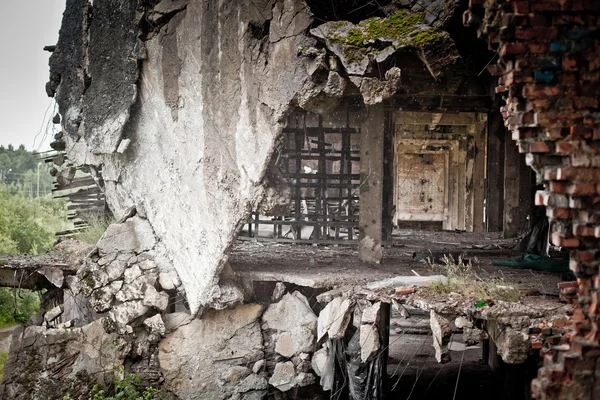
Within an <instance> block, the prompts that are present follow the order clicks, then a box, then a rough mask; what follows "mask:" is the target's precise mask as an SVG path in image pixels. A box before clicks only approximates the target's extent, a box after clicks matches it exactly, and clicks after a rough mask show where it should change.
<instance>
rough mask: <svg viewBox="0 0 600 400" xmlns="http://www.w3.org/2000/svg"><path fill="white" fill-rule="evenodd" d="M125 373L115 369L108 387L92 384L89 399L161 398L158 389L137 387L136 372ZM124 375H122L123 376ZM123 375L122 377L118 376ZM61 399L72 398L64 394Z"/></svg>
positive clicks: (146, 399)
mask: <svg viewBox="0 0 600 400" xmlns="http://www.w3.org/2000/svg"><path fill="white" fill-rule="evenodd" d="M124 374H125V370H124V368H123V367H118V368H116V369H115V374H114V378H113V382H112V385H111V387H110V388H108V389H103V388H101V387H100V385H94V387H93V388H92V390H91V391H90V393H89V394H88V399H89V400H161V399H163V397H162V396H161V395H160V390H158V389H155V388H152V387H146V388H144V389H139V387H140V377H139V376H137V375H136V374H132V373H130V374H127V375H124ZM123 376H124V377H123ZM119 377H123V378H119ZM63 400H73V397H71V396H70V395H66V396H64V397H63Z"/></svg>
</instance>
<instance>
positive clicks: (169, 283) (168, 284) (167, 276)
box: [158, 272, 177, 290]
mask: <svg viewBox="0 0 600 400" xmlns="http://www.w3.org/2000/svg"><path fill="white" fill-rule="evenodd" d="M172 275H173V274H172V273H168V272H161V273H159V274H158V283H159V284H160V287H161V288H163V289H164V290H173V289H175V288H176V287H177V285H176V284H175V282H176V280H175V279H173V276H172Z"/></svg>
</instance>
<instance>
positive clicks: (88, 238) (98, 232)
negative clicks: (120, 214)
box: [75, 215, 115, 245]
mask: <svg viewBox="0 0 600 400" xmlns="http://www.w3.org/2000/svg"><path fill="white" fill-rule="evenodd" d="M86 222H87V223H88V226H87V227H86V228H85V229H83V230H82V231H81V232H79V233H77V234H76V235H75V239H77V240H80V241H82V242H83V243H86V244H89V245H95V244H96V243H98V241H99V240H100V238H101V237H102V235H103V234H104V232H106V229H107V228H108V226H109V225H110V224H112V223H113V222H115V221H114V218H112V217H105V216H98V215H92V216H90V217H89V218H86Z"/></svg>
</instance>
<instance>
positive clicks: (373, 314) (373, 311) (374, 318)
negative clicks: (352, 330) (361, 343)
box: [361, 301, 381, 324]
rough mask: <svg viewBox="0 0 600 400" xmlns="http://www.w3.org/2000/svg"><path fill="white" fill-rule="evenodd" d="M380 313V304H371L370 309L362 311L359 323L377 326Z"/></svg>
mask: <svg viewBox="0 0 600 400" xmlns="http://www.w3.org/2000/svg"><path fill="white" fill-rule="evenodd" d="M380 311H381V302H380V301H378V302H377V303H375V304H373V305H372V306H370V307H366V308H364V309H363V312H362V317H361V323H363V324H377V323H379V315H380V314H379V312H380Z"/></svg>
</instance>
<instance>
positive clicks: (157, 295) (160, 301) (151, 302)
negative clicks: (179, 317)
mask: <svg viewBox="0 0 600 400" xmlns="http://www.w3.org/2000/svg"><path fill="white" fill-rule="evenodd" d="M144 305H145V306H148V307H154V308H156V309H158V310H160V311H165V310H166V309H167V307H168V306H169V295H168V294H166V293H165V292H158V291H157V290H156V289H155V288H154V286H148V288H147V289H146V292H145V293H144Z"/></svg>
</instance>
